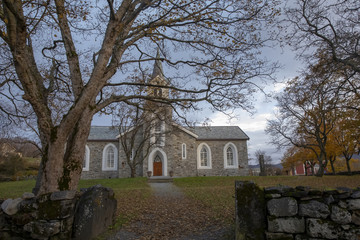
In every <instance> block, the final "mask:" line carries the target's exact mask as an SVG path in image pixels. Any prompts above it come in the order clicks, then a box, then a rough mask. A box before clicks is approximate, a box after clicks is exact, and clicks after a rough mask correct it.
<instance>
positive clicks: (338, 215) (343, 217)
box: [330, 205, 351, 224]
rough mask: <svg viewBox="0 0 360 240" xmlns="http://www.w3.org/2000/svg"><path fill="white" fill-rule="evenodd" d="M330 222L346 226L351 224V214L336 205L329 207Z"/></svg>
mask: <svg viewBox="0 0 360 240" xmlns="http://www.w3.org/2000/svg"><path fill="white" fill-rule="evenodd" d="M330 217H331V220H333V221H334V222H336V223H339V224H348V223H350V222H351V214H350V212H349V211H348V210H346V209H343V208H340V207H338V206H336V205H333V206H332V207H331V215H330Z"/></svg>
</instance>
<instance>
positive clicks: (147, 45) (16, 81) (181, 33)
mask: <svg viewBox="0 0 360 240" xmlns="http://www.w3.org/2000/svg"><path fill="white" fill-rule="evenodd" d="M276 3H277V1H275V0H260V1H256V2H253V1H233V0H231V1H228V0H226V1H224V0H223V1H219V0H211V1H208V0H196V1H195V0H182V1H177V0H176V1H168V0H152V1H148V0H146V1H145V0H122V1H121V0H118V1H117V0H115V1H97V2H95V3H94V2H88V1H65V0H54V1H41V0H30V1H21V0H3V1H2V2H1V5H0V37H1V44H0V49H1V50H0V51H1V53H2V56H3V57H2V59H1V66H3V67H2V68H1V74H0V76H1V81H2V83H1V85H3V83H4V82H6V84H8V85H9V86H10V88H9V89H11V92H6V94H7V96H8V97H9V100H10V101H11V102H12V103H13V105H14V106H18V105H27V106H28V108H27V110H29V111H31V112H33V113H34V115H35V117H36V121H37V129H38V132H39V138H40V140H41V145H42V152H43V159H42V167H41V169H40V171H39V176H38V181H37V188H38V191H37V192H38V193H46V192H51V191H57V190H65V189H76V188H77V185H78V181H79V178H80V173H81V169H82V159H83V157H84V149H85V143H86V140H87V137H88V134H89V131H90V124H91V120H92V117H93V116H94V114H95V113H98V112H100V111H104V112H107V113H108V111H111V108H112V107H113V104H114V103H117V102H124V103H128V104H132V102H131V100H134V99H148V100H149V101H151V100H154V98H153V97H151V96H147V94H146V91H145V90H144V89H146V87H148V86H149V84H148V82H147V81H146V79H147V78H146V76H147V74H148V72H147V71H146V70H147V67H148V64H149V62H153V61H154V60H155V59H157V58H156V55H155V54H156V52H155V51H156V48H158V47H159V48H160V49H161V52H162V56H163V57H161V60H163V61H164V62H165V63H167V64H168V65H169V67H173V69H174V72H173V74H172V76H168V77H169V79H171V83H172V84H171V86H168V88H170V89H171V92H172V93H173V94H172V97H171V98H166V99H161V98H160V99H159V98H158V99H156V101H157V102H167V103H169V104H171V105H172V107H173V108H174V109H175V107H183V108H195V107H196V105H195V104H194V103H195V102H200V101H207V102H208V103H210V104H211V105H212V107H213V108H214V109H217V110H227V109H229V108H232V107H240V108H249V107H250V103H249V101H248V99H249V97H248V95H249V94H251V93H253V92H254V91H255V90H256V89H257V88H258V85H259V84H260V82H259V80H258V79H259V78H261V79H266V78H267V77H270V76H271V74H272V73H273V71H274V66H272V65H269V64H268V63H267V62H266V61H265V60H264V59H260V58H259V54H258V53H259V52H258V51H259V49H260V48H261V47H262V46H264V44H266V43H267V41H268V40H269V38H268V36H270V35H267V34H263V35H261V33H262V30H263V29H266V27H267V24H268V23H271V22H272V21H273V20H274V17H275V16H276V15H277V14H278V13H279V11H278V9H277V8H276V5H275V4H276ZM170 51H174V52H175V53H174V54H172V55H171V57H170V54H169V52H170ZM132 73H136V74H139V73H140V74H142V75H143V76H144V77H143V78H142V79H143V80H144V81H140V82H139V81H137V80H135V79H134V77H133V75H132ZM184 73H185V74H184ZM185 77H186V78H185ZM184 78H185V79H187V80H183V79H184ZM141 87H142V88H141ZM139 88H141V90H142V91H137V90H138V89H139ZM14 99H16V100H14ZM106 107H107V108H106ZM105 108H106V109H105Z"/></svg>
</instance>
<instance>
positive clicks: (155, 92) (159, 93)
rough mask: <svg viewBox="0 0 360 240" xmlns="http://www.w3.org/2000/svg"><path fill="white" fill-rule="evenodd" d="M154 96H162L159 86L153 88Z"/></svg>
mask: <svg viewBox="0 0 360 240" xmlns="http://www.w3.org/2000/svg"><path fill="white" fill-rule="evenodd" d="M154 96H155V97H161V96H162V89H161V88H155V89H154Z"/></svg>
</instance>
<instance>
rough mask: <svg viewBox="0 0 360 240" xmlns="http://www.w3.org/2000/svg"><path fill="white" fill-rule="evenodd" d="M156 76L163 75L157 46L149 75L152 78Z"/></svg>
mask: <svg viewBox="0 0 360 240" xmlns="http://www.w3.org/2000/svg"><path fill="white" fill-rule="evenodd" d="M157 76H160V77H164V74H163V67H162V62H161V60H160V50H159V48H158V49H157V53H156V60H155V63H154V69H153V73H152V75H151V79H154V78H155V77H157Z"/></svg>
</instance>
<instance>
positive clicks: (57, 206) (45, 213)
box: [38, 198, 76, 220]
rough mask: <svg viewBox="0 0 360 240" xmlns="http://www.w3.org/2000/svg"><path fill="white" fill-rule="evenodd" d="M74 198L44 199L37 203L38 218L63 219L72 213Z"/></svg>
mask: <svg viewBox="0 0 360 240" xmlns="http://www.w3.org/2000/svg"><path fill="white" fill-rule="evenodd" d="M75 203H76V199H75V198H74V199H72V200H62V201H46V202H42V203H39V210H38V217H39V218H40V219H45V220H51V219H64V218H68V217H70V216H72V215H73V214H74V209H75Z"/></svg>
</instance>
